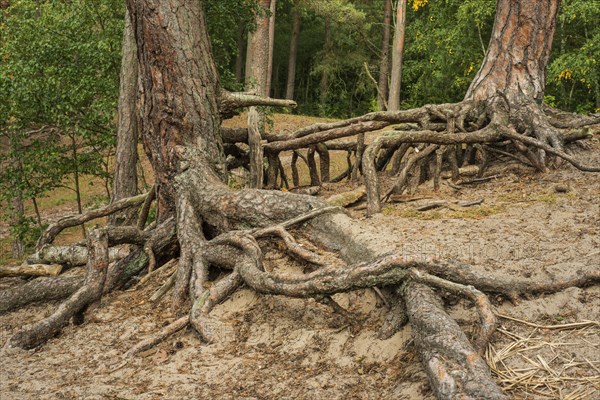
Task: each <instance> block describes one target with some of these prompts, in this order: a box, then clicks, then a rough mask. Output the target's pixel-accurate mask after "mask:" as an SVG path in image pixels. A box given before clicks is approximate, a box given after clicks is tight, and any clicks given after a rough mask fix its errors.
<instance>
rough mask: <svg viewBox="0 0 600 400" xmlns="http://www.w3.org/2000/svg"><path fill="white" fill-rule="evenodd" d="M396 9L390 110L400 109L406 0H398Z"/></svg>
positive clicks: (389, 100)
mask: <svg viewBox="0 0 600 400" xmlns="http://www.w3.org/2000/svg"><path fill="white" fill-rule="evenodd" d="M397 7H398V8H397V10H396V28H395V30H394V43H393V45H392V47H393V50H392V73H391V82H390V96H389V99H388V110H390V111H398V110H399V109H400V87H401V83H402V62H403V57H404V31H405V28H406V0H398V5H397Z"/></svg>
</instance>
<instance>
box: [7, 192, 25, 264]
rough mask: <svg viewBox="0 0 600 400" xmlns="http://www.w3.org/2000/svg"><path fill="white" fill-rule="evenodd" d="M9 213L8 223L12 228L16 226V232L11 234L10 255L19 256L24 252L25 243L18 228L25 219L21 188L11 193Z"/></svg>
mask: <svg viewBox="0 0 600 400" xmlns="http://www.w3.org/2000/svg"><path fill="white" fill-rule="evenodd" d="M11 214H12V215H11V221H10V224H11V226H12V227H13V228H17V229H16V231H17V232H18V233H17V234H13V243H12V257H13V258H21V257H23V254H24V253H25V244H24V243H23V238H22V237H21V236H22V235H21V232H22V229H19V228H21V225H22V224H23V221H24V219H25V206H24V204H23V192H22V191H21V189H16V190H15V192H14V193H13V198H12V201H11Z"/></svg>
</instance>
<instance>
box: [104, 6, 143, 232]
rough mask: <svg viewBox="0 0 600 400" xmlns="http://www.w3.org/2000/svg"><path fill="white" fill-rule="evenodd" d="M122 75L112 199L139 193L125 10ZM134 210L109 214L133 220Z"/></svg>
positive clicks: (132, 61) (116, 220)
mask: <svg viewBox="0 0 600 400" xmlns="http://www.w3.org/2000/svg"><path fill="white" fill-rule="evenodd" d="M121 54H122V55H121V77H120V85H119V108H118V110H119V125H118V130H117V151H116V155H115V172H114V181H113V196H112V199H111V203H114V202H115V201H118V200H121V199H124V198H126V197H131V196H135V195H136V194H137V185H138V182H137V168H136V166H137V159H138V153H137V144H138V136H139V135H138V125H137V117H136V105H137V98H138V62H137V51H136V46H135V40H134V37H133V28H132V26H131V19H130V18H129V13H128V12H126V13H125V28H124V30H123V47H122V53H121ZM134 221H135V212H132V211H128V210H125V211H123V212H122V213H117V214H114V215H112V216H110V217H109V223H111V224H113V225H124V224H131V223H133V222H134Z"/></svg>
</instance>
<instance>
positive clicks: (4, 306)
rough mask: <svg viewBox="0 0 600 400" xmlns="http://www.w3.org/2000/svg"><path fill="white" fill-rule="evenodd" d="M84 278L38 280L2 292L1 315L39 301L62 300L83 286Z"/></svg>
mask: <svg viewBox="0 0 600 400" xmlns="http://www.w3.org/2000/svg"><path fill="white" fill-rule="evenodd" d="M83 280H84V278H83V276H69V277H66V276H65V277H55V278H38V279H34V280H31V281H29V282H27V283H24V284H22V285H19V286H15V287H11V288H8V289H4V290H1V291H0V314H2V313H5V312H7V311H12V310H15V309H17V308H20V307H23V306H26V305H27V304H31V303H35V302H38V301H53V300H61V299H64V298H66V297H69V296H70V295H72V294H73V293H75V291H76V290H77V289H79V288H80V287H81V285H83Z"/></svg>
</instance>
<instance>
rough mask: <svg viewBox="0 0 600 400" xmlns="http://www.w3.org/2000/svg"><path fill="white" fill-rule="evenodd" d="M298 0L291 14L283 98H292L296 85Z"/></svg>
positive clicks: (298, 24)
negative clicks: (290, 35)
mask: <svg viewBox="0 0 600 400" xmlns="http://www.w3.org/2000/svg"><path fill="white" fill-rule="evenodd" d="M299 6H300V0H294V14H293V16H292V19H293V22H292V38H291V39H290V56H289V59H288V76H287V84H286V90H285V98H286V99H290V100H293V99H294V89H295V86H296V59H297V56H298V37H299V36H300V10H299Z"/></svg>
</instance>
